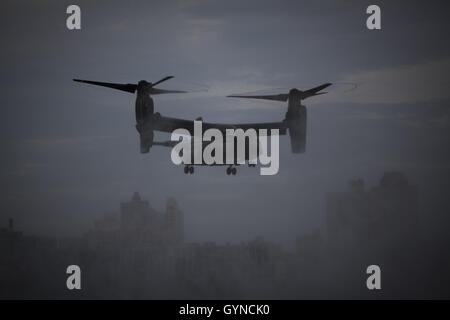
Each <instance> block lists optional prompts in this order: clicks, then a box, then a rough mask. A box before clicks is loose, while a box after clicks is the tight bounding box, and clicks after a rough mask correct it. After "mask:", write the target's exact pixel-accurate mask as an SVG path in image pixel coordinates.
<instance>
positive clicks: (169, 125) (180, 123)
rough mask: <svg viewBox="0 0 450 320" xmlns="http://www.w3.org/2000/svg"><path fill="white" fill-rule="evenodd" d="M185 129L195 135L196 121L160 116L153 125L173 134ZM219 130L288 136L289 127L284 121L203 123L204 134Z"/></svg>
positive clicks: (155, 128)
mask: <svg viewBox="0 0 450 320" xmlns="http://www.w3.org/2000/svg"><path fill="white" fill-rule="evenodd" d="M179 128H183V129H186V130H188V131H189V132H190V133H191V135H194V121H193V120H185V119H177V118H170V117H163V116H160V117H159V118H158V120H157V121H155V122H154V123H153V129H154V130H156V131H162V132H170V133H171V132H173V131H174V130H176V129H179ZM212 128H214V129H219V130H220V131H221V132H222V133H223V134H225V133H226V129H235V130H236V129H242V130H244V131H245V130H247V129H255V130H257V131H258V130H260V129H267V130H268V135H270V129H279V134H280V135H285V134H286V129H287V125H286V122H284V121H279V122H262V123H236V124H224V123H210V122H203V123H202V129H203V132H204V131H206V130H208V129H212Z"/></svg>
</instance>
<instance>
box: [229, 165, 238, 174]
mask: <svg viewBox="0 0 450 320" xmlns="http://www.w3.org/2000/svg"><path fill="white" fill-rule="evenodd" d="M236 172H237V170H236V168H233V167H232V166H229V167H228V168H227V175H230V174H232V175H233V176H234V175H236Z"/></svg>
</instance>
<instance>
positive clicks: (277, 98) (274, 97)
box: [227, 93, 289, 102]
mask: <svg viewBox="0 0 450 320" xmlns="http://www.w3.org/2000/svg"><path fill="white" fill-rule="evenodd" d="M227 97H229V98H247V99H263V100H273V101H285V102H286V101H287V100H288V98H289V95H288V94H286V93H280V94H274V95H263V96H241V95H231V96H227Z"/></svg>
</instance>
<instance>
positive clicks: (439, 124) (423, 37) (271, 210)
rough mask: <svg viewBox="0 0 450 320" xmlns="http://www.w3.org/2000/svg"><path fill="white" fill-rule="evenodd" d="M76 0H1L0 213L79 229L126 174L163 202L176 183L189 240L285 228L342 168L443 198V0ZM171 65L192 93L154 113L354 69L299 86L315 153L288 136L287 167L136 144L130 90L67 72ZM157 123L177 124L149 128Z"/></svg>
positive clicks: (127, 183)
mask: <svg viewBox="0 0 450 320" xmlns="http://www.w3.org/2000/svg"><path fill="white" fill-rule="evenodd" d="M69 4H72V2H68V1H2V4H1V13H0V14H1V19H0V21H1V22H0V23H1V30H2V31H1V32H2V41H3V45H2V50H1V52H0V55H1V61H2V62H1V69H2V79H3V80H2V86H1V87H0V90H1V96H2V109H1V112H2V116H1V117H0V121H1V123H0V124H1V126H0V132H1V135H0V139H1V142H2V157H1V171H0V174H1V177H2V178H1V184H0V187H1V192H2V202H1V210H0V225H3V224H6V221H7V218H8V217H14V218H15V219H16V221H17V223H18V225H19V227H20V228H21V229H22V230H24V231H25V232H28V233H37V234H51V235H78V234H81V233H82V232H83V231H84V230H86V228H88V227H89V226H90V224H91V223H92V221H93V219H94V218H96V217H98V216H100V215H101V214H102V213H103V212H105V211H112V210H118V206H119V202H121V201H126V200H128V199H129V198H130V197H131V194H132V192H133V191H140V192H141V194H142V196H143V197H144V198H146V199H148V200H149V201H150V203H151V204H152V206H154V207H155V208H156V209H163V208H164V206H165V201H166V199H167V197H168V196H175V197H176V198H177V200H178V202H179V204H180V206H181V207H182V208H183V210H184V212H185V221H186V228H187V229H186V233H187V240H188V241H205V240H217V241H220V242H225V241H230V242H236V241H241V240H249V239H251V238H253V237H254V236H256V235H258V234H261V235H264V236H265V237H266V238H268V239H270V240H274V241H279V242H282V243H283V244H286V245H289V244H291V243H292V242H293V239H294V237H295V236H296V235H297V234H300V233H308V232H312V231H314V230H315V229H320V228H321V227H322V226H323V223H324V208H325V201H324V200H325V196H326V193H327V192H331V191H336V190H342V189H343V188H345V187H346V183H347V181H348V180H349V179H351V178H356V177H361V178H364V179H365V180H366V184H367V185H369V186H372V185H374V184H377V183H378V181H379V179H380V178H381V175H382V173H383V172H384V171H388V170H400V171H403V172H404V173H405V174H406V175H407V176H408V178H409V179H410V181H411V183H413V184H415V185H417V186H418V187H419V188H420V191H421V205H422V221H423V225H424V226H425V227H430V228H431V227H432V226H441V228H443V229H444V226H446V225H448V222H449V218H448V217H447V215H446V214H447V213H448V210H449V209H450V206H449V200H448V190H449V187H450V167H449V160H450V152H449V151H448V150H449V148H448V145H449V142H450V141H449V140H450V135H449V133H450V106H449V101H450V91H449V90H448V88H449V84H450V83H449V76H448V73H449V71H450V46H449V44H448V41H446V30H448V27H449V23H448V18H447V14H448V12H449V9H450V8H449V7H450V5H449V4H448V2H445V1H431V2H430V1H427V2H424V1H395V3H394V2H393V1H378V2H377V4H378V5H379V6H380V7H381V11H382V30H380V31H369V30H367V28H366V26H365V21H366V18H367V15H366V14H365V9H366V7H367V6H368V5H369V4H372V2H371V1H351V0H347V1H331V0H330V1H326V0H321V1H198V0H192V1H126V2H124V1H108V2H101V1H95V2H93V1H77V4H78V5H79V6H80V7H81V11H82V22H81V23H82V30H80V31H69V30H67V29H66V26H65V20H66V17H67V15H66V13H65V11H66V7H67V6H68V5H69ZM165 75H175V76H176V79H175V80H173V81H169V82H167V83H166V84H164V86H161V87H164V88H176V87H177V86H179V87H180V86H181V87H182V86H188V87H189V86H193V85H194V84H195V83H201V84H206V85H208V86H210V90H209V91H208V92H206V93H202V94H189V95H185V96H181V95H178V96H172V97H155V98H154V100H155V106H156V110H157V111H159V112H161V113H162V114H163V115H168V116H176V117H183V118H188V119H195V118H196V117H198V116H202V117H203V119H204V120H205V121H212V122H251V121H276V120H279V119H282V118H283V117H284V113H285V112H286V107H285V106H284V105H282V104H279V103H267V102H249V101H239V100H233V99H226V98H224V96H225V95H226V94H230V93H237V92H246V91H251V90H257V89H266V88H280V87H288V88H290V87H298V88H299V89H307V88H308V86H313V85H318V84H321V83H324V82H329V81H331V82H355V83H358V88H357V90H355V91H352V92H349V93H345V94H344V93H342V92H341V93H339V92H337V93H332V94H330V95H329V96H328V97H327V96H321V97H317V98H314V99H311V100H308V101H305V104H306V105H307V107H308V139H307V152H306V153H305V154H301V155H296V154H291V153H290V151H289V143H288V138H287V137H282V138H281V150H280V162H281V164H280V171H279V174H278V175H276V176H273V177H267V176H259V170H255V169H252V168H247V167H240V168H238V175H237V176H234V177H230V176H227V175H226V174H225V172H224V171H225V169H224V168H197V169H196V173H195V174H194V175H185V174H183V172H182V168H181V167H176V166H174V165H173V164H172V163H171V161H170V154H169V152H170V150H169V149H162V148H158V147H154V148H153V149H152V150H151V152H150V153H149V154H146V155H143V154H140V153H139V141H138V135H137V132H136V130H135V128H134V96H133V95H131V94H127V93H122V92H119V91H114V90H110V89H106V88H99V87H89V86H85V85H80V84H76V83H74V82H72V81H71V79H72V78H85V79H93V80H100V81H111V82H129V83H133V82H136V81H138V80H140V79H146V80H148V81H156V80H157V79H159V78H161V77H163V76H165ZM157 137H158V138H161V139H165V138H169V137H168V135H163V134H159V135H158V136H157Z"/></svg>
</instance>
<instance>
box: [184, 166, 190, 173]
mask: <svg viewBox="0 0 450 320" xmlns="http://www.w3.org/2000/svg"><path fill="white" fill-rule="evenodd" d="M188 172H189V167H188V166H184V173H186V174H187V173H188Z"/></svg>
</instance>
